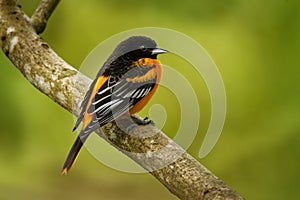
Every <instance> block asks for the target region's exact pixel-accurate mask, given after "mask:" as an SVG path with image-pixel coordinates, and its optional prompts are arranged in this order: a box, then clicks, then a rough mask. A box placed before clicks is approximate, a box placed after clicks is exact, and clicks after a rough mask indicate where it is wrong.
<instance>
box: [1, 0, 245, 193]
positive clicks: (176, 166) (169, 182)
mask: <svg viewBox="0 0 300 200" xmlns="http://www.w3.org/2000/svg"><path fill="white" fill-rule="evenodd" d="M46 2H47V1H44V0H43V1H42V3H41V4H43V3H46ZM51 2H58V1H51ZM41 4H40V5H41ZM54 7H55V6H54ZM54 7H53V6H48V7H47V6H46V9H44V10H43V11H42V12H40V13H47V16H46V17H43V16H44V14H36V13H35V14H34V16H33V17H32V18H31V19H32V20H31V19H30V18H29V17H28V16H27V15H26V14H24V13H23V11H22V10H21V8H20V6H18V4H17V1H15V0H0V38H1V40H0V46H1V47H2V50H3V52H4V53H5V55H6V56H7V57H8V58H9V59H10V60H11V62H12V63H13V64H14V65H15V66H16V67H17V68H18V69H19V70H20V72H21V73H22V74H23V75H24V76H25V78H26V79H27V80H28V81H30V83H31V84H33V85H34V87H36V88H37V89H39V90H40V91H41V92H42V93H44V94H46V95H47V96H49V97H50V98H51V99H52V100H53V101H55V102H56V103H58V104H59V105H60V106H62V107H63V108H65V109H67V110H68V111H70V112H72V113H73V114H74V115H76V116H77V115H78V113H79V109H80V108H79V105H80V103H81V101H82V99H83V97H84V95H85V92H86V91H87V89H88V86H89V84H90V83H91V80H90V79H89V78H88V77H86V76H84V75H83V74H81V73H80V72H78V71H77V70H76V69H75V68H73V67H72V66H70V65H69V64H68V63H66V62H65V61H64V60H63V59H62V58H60V57H59V56H58V55H57V54H56V53H55V52H54V51H53V50H52V49H51V48H50V46H49V45H48V44H47V43H46V42H45V41H43V40H42V39H41V38H40V37H39V35H37V32H38V33H40V32H41V31H42V30H44V28H45V25H46V21H47V19H48V18H49V17H50V14H51V12H52V11H53V9H54ZM48 11H49V12H48ZM40 17H41V18H43V20H42V21H41V22H38V21H39V19H40ZM33 22H34V23H33ZM39 24H44V25H42V26H43V27H44V28H42V29H40V28H37V27H39V26H40V25H39ZM78 80H80V81H78ZM128 124H130V123H128V119H126V118H122V117H121V118H120V119H119V120H117V121H114V122H111V123H108V124H107V125H105V126H103V127H102V131H100V130H99V131H97V133H98V135H100V136H101V137H103V138H104V139H105V140H106V141H108V142H109V143H110V144H111V145H113V146H114V147H116V148H117V149H119V150H120V151H122V152H123V153H124V154H126V155H127V156H129V157H130V158H132V159H133V160H134V161H135V162H137V163H138V164H139V165H141V166H142V167H143V168H145V169H146V170H148V171H149V172H150V173H151V174H152V175H153V176H154V177H155V178H156V179H158V180H159V181H160V182H161V183H162V184H163V185H164V186H165V187H166V188H168V189H169V191H170V192H172V193H173V194H174V195H176V196H177V197H179V198H180V199H243V198H242V197H241V196H240V195H239V194H237V193H236V192H235V191H234V190H232V189H231V188H230V187H229V186H228V185H226V184H225V183H224V182H223V181H221V180H220V179H219V178H217V177H216V176H215V175H214V174H213V173H211V172H210V171H209V170H207V169H206V168H205V167H204V166H203V165H201V164H200V163H199V162H198V161H197V160H196V159H194V158H193V157H192V156H190V155H189V154H188V153H186V152H185V150H184V149H182V148H181V147H180V146H178V145H177V144H175V143H174V142H173V141H172V140H171V139H170V138H168V137H167V136H166V135H165V134H164V133H163V132H162V131H160V130H159V129H157V128H156V127H155V126H153V125H146V126H135V127H133V128H131V129H127V128H128ZM127 130H129V131H127Z"/></svg>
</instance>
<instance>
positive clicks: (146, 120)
mask: <svg viewBox="0 0 300 200" xmlns="http://www.w3.org/2000/svg"><path fill="white" fill-rule="evenodd" d="M131 119H132V120H133V121H134V123H136V124H137V125H148V124H152V125H154V122H153V121H152V120H151V119H149V118H148V117H145V118H144V119H140V118H139V117H136V116H133V115H131Z"/></svg>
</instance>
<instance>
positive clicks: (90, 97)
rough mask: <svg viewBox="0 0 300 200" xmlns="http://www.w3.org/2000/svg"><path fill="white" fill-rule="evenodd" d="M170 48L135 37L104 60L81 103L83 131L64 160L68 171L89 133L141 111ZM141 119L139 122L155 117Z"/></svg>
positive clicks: (153, 87)
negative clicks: (161, 58)
mask: <svg viewBox="0 0 300 200" xmlns="http://www.w3.org/2000/svg"><path fill="white" fill-rule="evenodd" d="M167 52H168V51H167V50H165V49H163V48H160V47H158V46H157V44H156V42H155V41H154V40H153V39H152V38H150V37H146V36H131V37H129V38H127V39H125V40H124V41H122V42H120V43H119V44H118V45H117V46H116V47H115V49H114V51H113V52H112V54H111V55H110V56H109V57H108V59H107V60H106V61H105V62H104V64H103V65H102V67H101V68H100V70H99V72H98V73H97V75H96V77H95V79H94V80H93V82H92V83H91V85H90V87H89V89H88V91H87V92H86V94H85V97H84V99H83V101H82V103H81V106H80V109H81V111H80V114H79V116H78V118H77V120H76V122H75V125H74V128H73V131H75V130H76V129H77V128H78V126H79V125H80V123H82V129H81V130H80V132H79V134H78V136H77V138H76V140H75V142H74V143H73V145H72V147H71V149H70V151H69V154H68V156H67V158H66V160H65V162H64V165H63V168H62V174H68V172H69V170H70V169H71V167H72V165H73V164H74V162H75V160H76V159H77V157H78V155H79V152H80V150H81V148H82V146H83V144H84V143H85V141H86V140H87V138H88V136H89V135H90V134H91V133H92V132H93V131H95V130H97V129H99V128H100V127H101V126H103V125H105V124H107V123H109V122H111V121H113V120H115V119H117V118H118V117H120V116H122V115H126V114H129V115H130V116H131V115H133V114H134V113H137V112H139V111H140V110H141V109H142V108H143V107H144V106H145V105H146V104H147V103H148V101H149V100H150V99H151V97H152V96H153V94H154V93H155V91H156V89H157V88H158V85H159V82H160V80H161V76H162V64H161V62H160V61H159V60H158V59H157V56H158V55H159V54H164V53H167ZM147 119H148V118H147V117H146V118H145V119H144V120H137V121H135V122H137V123H138V124H139V125H144V124H148V123H149V122H151V120H147Z"/></svg>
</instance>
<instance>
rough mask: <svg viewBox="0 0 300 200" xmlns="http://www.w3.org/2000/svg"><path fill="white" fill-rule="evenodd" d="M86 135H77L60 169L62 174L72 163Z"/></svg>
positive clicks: (66, 171)
mask: <svg viewBox="0 0 300 200" xmlns="http://www.w3.org/2000/svg"><path fill="white" fill-rule="evenodd" d="M86 138H87V137H77V138H76V140H75V142H74V144H73V146H72V148H71V150H70V152H69V154H68V156H67V159H66V161H65V163H64V166H63V169H62V171H61V173H62V174H68V172H69V170H70V169H71V167H72V165H73V164H74V162H75V160H76V158H77V156H78V154H79V151H80V149H81V148H82V145H83V143H84V142H85V141H86Z"/></svg>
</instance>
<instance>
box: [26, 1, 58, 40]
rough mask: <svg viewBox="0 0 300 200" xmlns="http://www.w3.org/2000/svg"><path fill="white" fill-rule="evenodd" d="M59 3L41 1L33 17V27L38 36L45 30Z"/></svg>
mask: <svg viewBox="0 0 300 200" xmlns="http://www.w3.org/2000/svg"><path fill="white" fill-rule="evenodd" d="M59 1H60V0H41V2H40V4H39V5H38V7H37V9H36V10H35V12H34V13H33V15H32V16H31V22H32V26H33V28H34V29H35V30H36V32H37V34H40V33H42V32H43V31H44V30H45V28H46V24H47V21H48V19H49V17H50V15H51V14H52V12H53V11H54V9H55V8H56V6H57V4H58V3H59Z"/></svg>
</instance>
